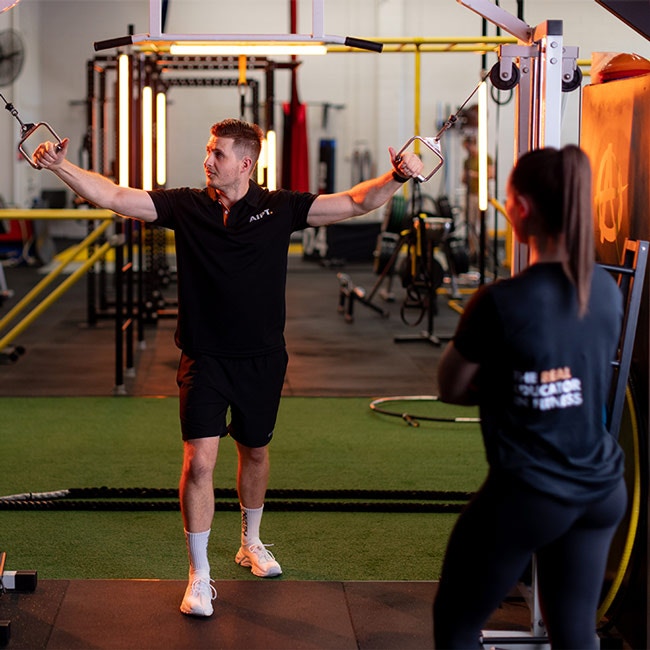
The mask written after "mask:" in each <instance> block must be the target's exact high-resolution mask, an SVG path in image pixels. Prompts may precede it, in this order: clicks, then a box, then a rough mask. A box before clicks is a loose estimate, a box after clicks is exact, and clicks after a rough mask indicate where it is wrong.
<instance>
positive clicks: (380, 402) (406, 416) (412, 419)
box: [370, 395, 481, 427]
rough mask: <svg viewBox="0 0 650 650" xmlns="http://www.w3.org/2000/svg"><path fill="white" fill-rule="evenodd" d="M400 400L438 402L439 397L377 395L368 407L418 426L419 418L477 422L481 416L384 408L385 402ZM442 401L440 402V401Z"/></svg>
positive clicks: (429, 420)
mask: <svg viewBox="0 0 650 650" xmlns="http://www.w3.org/2000/svg"><path fill="white" fill-rule="evenodd" d="M401 402H434V403H435V402H440V399H439V398H438V397H436V396H435V395H396V396H395V397H378V398H377V399H374V400H372V402H370V409H371V410H372V411H375V413H381V414H382V415H391V416H393V417H398V418H402V420H404V421H405V422H406V423H407V424H408V425H409V426H411V427H419V426H420V424H419V420H424V421H428V422H453V423H457V424H467V423H477V424H478V423H479V422H480V421H481V418H477V417H442V416H428V415H415V414H413V413H409V412H405V411H402V412H397V411H391V410H389V409H386V408H384V405H386V404H395V403H401ZM440 403H442V402H440Z"/></svg>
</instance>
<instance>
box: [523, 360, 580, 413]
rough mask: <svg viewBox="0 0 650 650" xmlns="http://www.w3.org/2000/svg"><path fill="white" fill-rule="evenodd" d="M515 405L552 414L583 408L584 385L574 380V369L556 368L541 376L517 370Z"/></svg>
mask: <svg viewBox="0 0 650 650" xmlns="http://www.w3.org/2000/svg"><path fill="white" fill-rule="evenodd" d="M513 389H514V393H515V395H514V403H515V404H516V405H517V406H523V407H524V408H530V409H534V410H536V411H551V410H555V409H565V408H569V407H571V406H580V405H581V404H582V402H583V397H582V382H581V381H580V380H579V379H578V378H576V377H573V376H572V374H571V369H570V368H568V367H564V368H553V369H551V370H543V371H542V372H540V373H537V372H535V371H532V370H529V371H527V372H520V371H518V370H515V371H514V377H513Z"/></svg>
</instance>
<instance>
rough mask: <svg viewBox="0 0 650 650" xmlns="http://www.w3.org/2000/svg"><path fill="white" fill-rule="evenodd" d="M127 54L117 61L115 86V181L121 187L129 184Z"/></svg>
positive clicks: (121, 55) (129, 74) (128, 81)
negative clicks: (116, 159)
mask: <svg viewBox="0 0 650 650" xmlns="http://www.w3.org/2000/svg"><path fill="white" fill-rule="evenodd" d="M130 67H131V66H130V63H129V57H128V55H127V54H120V56H119V57H118V63H117V88H118V91H117V92H118V98H117V101H118V148H119V152H118V154H119V155H118V165H119V168H118V178H117V182H118V184H119V185H121V186H122V187H128V185H129V140H130V138H129V131H130V126H131V124H130V120H129V108H130V101H129V98H130V91H131V70H130Z"/></svg>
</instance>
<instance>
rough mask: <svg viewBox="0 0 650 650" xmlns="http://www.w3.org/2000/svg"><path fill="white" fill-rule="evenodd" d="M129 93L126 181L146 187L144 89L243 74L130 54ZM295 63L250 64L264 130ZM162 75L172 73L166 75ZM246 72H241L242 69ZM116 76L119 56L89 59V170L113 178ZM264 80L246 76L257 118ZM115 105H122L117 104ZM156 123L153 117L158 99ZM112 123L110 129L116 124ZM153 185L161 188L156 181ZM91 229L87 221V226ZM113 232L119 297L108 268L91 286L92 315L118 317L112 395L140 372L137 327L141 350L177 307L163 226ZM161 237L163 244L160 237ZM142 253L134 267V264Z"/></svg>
mask: <svg viewBox="0 0 650 650" xmlns="http://www.w3.org/2000/svg"><path fill="white" fill-rule="evenodd" d="M126 56H127V61H128V65H127V66H126V70H127V71H126V74H128V77H129V79H128V84H127V86H128V97H127V98H126V102H127V104H128V107H129V122H128V129H129V137H128V139H127V143H128V147H129V150H128V152H127V155H128V170H129V172H128V174H129V179H128V184H129V185H131V186H132V187H140V186H141V185H142V148H143V145H142V135H143V133H142V89H143V88H144V86H146V85H150V87H152V89H153V90H154V92H158V91H162V92H165V91H166V90H167V89H168V88H170V87H180V88H182V87H239V86H240V85H241V83H240V79H235V78H225V79H224V78H223V77H219V78H215V77H208V78H198V77H189V76H187V75H186V77H183V76H182V73H183V72H187V71H189V70H192V71H206V73H207V72H210V73H214V72H215V71H216V72H217V73H218V74H222V73H224V72H229V71H232V70H233V69H234V70H237V69H240V61H239V58H238V57H199V56H195V57H186V56H184V57H176V56H173V55H169V54H159V53H154V52H138V53H129V54H128V55H126ZM292 65H294V64H277V63H275V62H273V61H270V60H267V59H265V58H254V59H249V60H247V62H246V69H250V70H256V71H260V72H262V74H263V75H264V79H265V83H266V99H265V104H264V106H265V121H266V127H267V129H272V128H273V103H274V72H275V70H276V69H279V68H290V67H291V66H292ZM163 72H165V73H166V72H169V73H170V74H169V75H168V78H165V77H164V76H163ZM240 72H241V70H240ZM117 74H118V57H117V56H104V55H101V56H99V55H98V56H96V57H95V58H94V59H93V60H91V61H88V62H87V89H88V92H87V116H86V117H87V131H86V137H85V142H84V146H83V148H84V153H85V154H86V156H87V168H88V169H91V170H94V171H97V172H98V173H101V174H102V175H105V176H109V177H115V178H119V177H120V171H121V170H120V162H119V161H120V156H119V153H120V152H119V138H118V137H115V140H116V142H117V145H116V155H115V157H116V163H115V165H114V166H113V165H110V164H109V162H108V142H109V138H110V137H114V136H111V135H110V134H111V131H114V132H115V133H119V122H118V120H119V114H118V111H117V106H116V110H115V114H114V116H113V119H112V120H111V119H110V117H109V114H108V109H109V105H110V103H111V101H112V100H109V99H108V97H107V87H108V84H109V76H113V75H117ZM259 85H260V84H259V81H258V80H257V79H248V80H246V87H247V88H251V89H252V95H253V99H252V109H253V120H254V121H255V122H257V123H261V121H260V116H259V113H258V110H259ZM115 103H116V104H117V102H115ZM153 110H154V116H153V119H154V125H155V121H156V115H155V103H154V106H153ZM111 127H112V128H111ZM152 164H153V176H154V179H155V176H156V167H155V166H156V160H155V156H154V157H153V160H152ZM153 187H161V186H159V185H157V184H154V186H153ZM89 227H90V224H89ZM115 229H116V232H117V233H118V235H119V237H120V238H121V239H122V240H123V241H124V247H119V248H118V249H116V259H115V278H114V299H113V300H112V301H111V300H110V299H109V298H108V281H107V273H106V269H105V267H104V266H100V267H99V271H98V272H95V270H94V269H92V270H91V273H89V276H88V284H87V319H88V323H89V325H95V324H96V323H97V321H98V319H99V318H102V317H108V318H114V320H115V386H114V390H113V392H114V394H116V395H122V394H125V393H126V389H125V377H126V376H133V375H134V374H135V339H136V335H135V328H136V327H137V342H138V346H139V347H140V348H144V347H145V346H146V343H145V340H144V330H145V323H147V322H149V323H150V322H155V321H156V320H157V318H158V317H159V316H175V314H176V309H175V308H168V307H171V304H169V303H167V301H166V300H165V299H164V298H163V296H162V288H163V286H165V284H166V283H167V282H165V280H166V279H167V280H168V278H169V266H168V265H167V263H166V258H165V255H166V252H165V248H166V244H165V238H164V237H162V238H161V237H159V236H156V232H154V231H158V230H159V229H155V228H153V227H151V226H149V225H148V224H143V223H140V222H137V223H134V222H133V221H132V220H130V219H129V220H122V219H117V220H116V224H115ZM161 239H162V241H161ZM136 255H137V264H136Z"/></svg>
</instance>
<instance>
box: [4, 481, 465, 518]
mask: <svg viewBox="0 0 650 650" xmlns="http://www.w3.org/2000/svg"><path fill="white" fill-rule="evenodd" d="M214 495H215V508H216V509H217V510H219V511H229V510H230V511H234V510H239V501H238V498H237V491H236V490H235V489H234V488H217V489H215V491H214ZM266 497H267V499H266V504H265V507H266V508H268V509H269V510H276V511H280V510H281V511H293V512H295V511H310V510H311V511H321V512H428V513H433V512H460V510H462V508H463V507H464V505H465V504H466V502H467V501H468V500H469V499H470V498H471V497H472V493H471V492H459V491H456V492H454V491H439V490H353V489H351V490H330V489H323V490H306V489H292V488H288V489H283V488H280V489H270V490H268V491H267V494H266ZM224 499H230V500H224ZM23 509H29V510H104V511H146V510H150V511H160V510H179V509H180V505H179V501H178V490H177V489H175V488H108V487H98V488H71V489H68V490H58V491H55V492H40V493H39V492H37V493H33V492H25V493H22V494H13V495H8V496H4V497H0V510H23Z"/></svg>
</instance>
